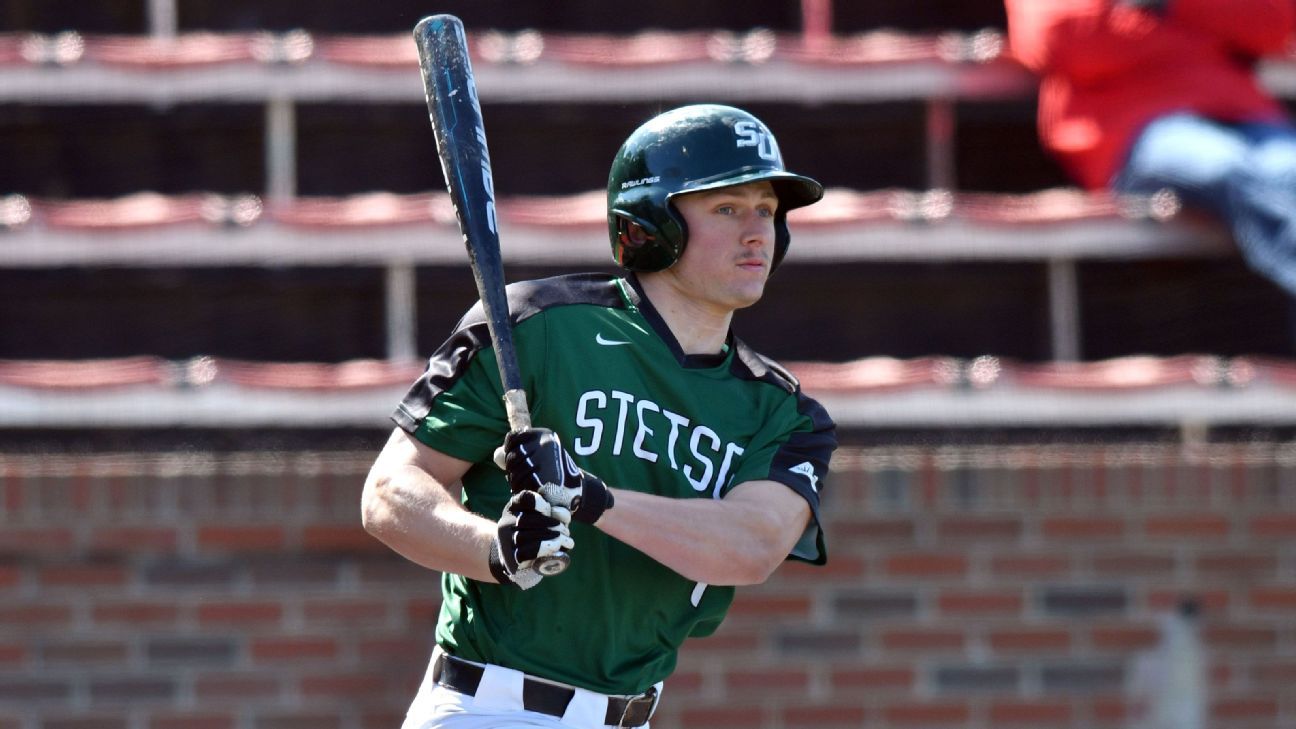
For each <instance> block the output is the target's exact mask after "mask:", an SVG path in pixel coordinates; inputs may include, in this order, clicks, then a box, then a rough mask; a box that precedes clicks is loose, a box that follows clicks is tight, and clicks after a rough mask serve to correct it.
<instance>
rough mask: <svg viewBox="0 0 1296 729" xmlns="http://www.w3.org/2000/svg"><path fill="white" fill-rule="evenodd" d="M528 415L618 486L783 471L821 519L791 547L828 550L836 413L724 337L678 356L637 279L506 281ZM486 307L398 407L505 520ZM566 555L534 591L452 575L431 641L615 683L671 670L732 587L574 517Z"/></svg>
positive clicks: (692, 487)
mask: <svg viewBox="0 0 1296 729" xmlns="http://www.w3.org/2000/svg"><path fill="white" fill-rule="evenodd" d="M508 298H509V308H510V316H511V318H512V321H513V332H514V335H513V336H514V341H515V345H516V348H517V351H518V360H519V364H520V367H521V372H522V378H523V382H524V385H525V388H526V391H527V394H528V398H529V402H530V407H531V414H532V419H533V421H534V423H535V424H536V426H537V427H546V428H550V429H552V430H554V431H555V432H557V433H558V434H559V436H560V437H561V438H562V442H563V445H564V446H565V447H566V448H567V450H568V451H569V452H571V454H572V455H573V457H574V458H575V460H576V462H577V463H578V464H579V465H580V466H581V467H582V468H584V469H585V470H587V471H589V472H591V473H594V474H596V475H598V476H599V477H601V478H602V479H603V480H604V481H605V482H606V483H607V484H608V485H609V486H613V487H616V488H622V489H631V490H635V491H642V492H645V493H650V494H656V495H659V496H665V497H669V498H675V499H720V498H724V496H725V494H727V493H728V492H729V490H730V489H732V488H733V487H734V486H735V485H737V484H741V483H744V482H747V481H755V480H766V479H769V480H774V481H777V482H780V483H783V484H786V485H787V487H788V488H790V489H792V490H793V491H795V492H796V493H798V494H800V495H801V496H802V497H804V498H805V500H806V501H807V502H808V503H809V505H810V510H811V513H812V515H813V518H812V520H811V522H810V524H809V526H808V527H807V529H806V532H805V534H804V535H803V536H802V538H801V540H800V541H799V543H798V544H797V546H796V548H795V549H794V550H793V552H792V554H791V555H790V556H791V557H792V558H795V559H800V560H804V561H808V562H812V563H816V564H822V563H823V562H824V561H825V560H826V553H825V551H824V542H823V535H822V532H821V530H820V528H819V492H820V489H822V488H823V479H824V477H825V476H826V474H827V470H828V461H829V458H830V457H831V455H832V452H833V450H834V449H835V448H836V436H835V431H834V425H833V422H832V420H831V419H830V418H829V417H828V414H827V413H826V412H825V411H824V409H823V408H822V407H821V406H820V405H819V404H818V403H816V402H815V401H814V400H812V399H811V398H808V397H806V396H805V395H803V394H802V393H801V390H800V387H799V385H798V383H797V382H796V380H795V378H793V377H792V376H791V375H790V374H788V373H787V372H786V371H785V370H783V369H782V368H780V367H778V366H777V365H776V364H774V363H773V362H771V361H769V360H767V359H765V358H763V357H761V356H760V355H758V354H756V353H755V352H753V351H752V350H751V349H749V348H748V347H746V346H745V345H744V344H743V343H742V342H741V341H739V340H738V339H737V338H735V337H733V336H732V335H730V337H729V339H728V345H727V349H726V351H725V352H724V353H723V354H721V355H718V356H712V357H698V356H686V355H684V354H683V352H682V350H681V348H680V346H679V344H678V343H677V342H676V340H675V338H674V336H673V335H672V334H671V333H670V330H669V329H668V328H667V326H666V324H665V322H664V321H663V320H662V319H661V317H660V315H658V314H657V312H656V311H655V310H654V309H653V308H652V306H651V303H650V302H649V301H648V300H647V298H646V297H645V296H644V295H643V293H642V291H641V290H640V289H639V288H638V287H637V282H636V281H635V280H634V279H633V278H630V279H620V278H613V277H611V276H607V275H602V274H582V275H573V276H561V277H557V278H552V279H545V280H540V281H531V282H526V283H521V284H514V285H511V286H509V287H508ZM502 395H503V393H502V389H501V387H500V381H499V374H498V370H497V368H496V361H495V356H494V352H493V351H492V349H491V346H490V335H489V332H488V331H487V327H486V323H485V318H484V316H483V314H482V310H481V305H480V304H478V305H477V306H476V307H475V308H474V309H472V310H471V311H469V313H468V314H467V315H466V316H465V317H464V319H463V320H462V321H461V322H460V323H459V325H458V326H457V327H456V330H455V332H454V333H453V334H452V335H451V337H450V338H449V339H448V340H447V341H446V342H445V344H443V345H442V346H441V348H440V349H438V350H437V352H436V353H435V354H434V355H433V356H432V358H431V359H430V361H429V364H428V368H427V370H426V371H425V372H424V374H423V376H422V377H421V378H420V379H419V380H418V382H416V383H415V384H414V386H413V388H411V390H410V392H409V394H408V395H407V396H406V397H405V399H404V400H403V401H402V402H401V404H400V406H399V407H398V408H397V410H396V412H395V414H394V415H393V419H394V420H395V421H396V423H397V424H398V425H399V426H400V427H402V428H403V429H405V430H406V431H408V432H410V433H412V434H413V435H414V436H415V437H416V438H418V439H419V440H420V441H421V442H423V443H425V444H427V445H428V446H430V447H432V448H434V449H436V450H438V451H441V452H443V453H446V454H448V455H451V456H454V457H456V458H460V459H463V460H465V461H469V462H471V463H473V464H475V465H474V466H472V468H470V469H469V471H468V472H467V474H466V475H465V476H464V478H463V496H462V499H463V503H464V505H465V506H466V508H468V509H469V510H471V511H473V512H475V513H477V514H481V515H482V516H484V517H486V518H488V519H491V520H495V519H498V518H499V515H500V513H501V511H502V510H503V508H504V505H505V503H506V502H507V501H508V498H509V495H510V494H509V487H508V483H507V481H506V479H505V477H504V474H503V472H502V471H500V470H499V469H498V468H497V467H496V466H495V465H494V463H493V462H492V458H491V456H492V453H493V452H494V450H495V448H497V447H498V446H499V445H500V444H501V443H502V442H503V438H504V434H505V433H506V432H507V431H508V423H507V419H506V416H505V412H504V406H503V402H502ZM571 534H572V538H573V539H574V540H575V542H576V546H575V548H574V549H573V550H572V552H571V557H572V561H571V566H570V568H569V569H568V570H567V571H566V572H564V573H563V574H562V575H559V576H556V577H551V578H546V579H545V580H543V581H542V582H541V583H540V584H539V585H538V586H536V587H534V588H532V589H530V590H525V591H523V590H519V589H517V588H516V587H513V586H502V585H497V584H493V583H485V582H478V581H475V580H470V579H467V578H465V577H462V576H460V575H455V574H445V575H443V577H442V592H443V602H442V606H441V614H440V619H439V622H438V625H437V633H436V638H437V641H438V642H439V643H440V644H441V645H442V646H443V647H444V648H445V649H446V650H447V651H449V652H450V653H453V654H455V655H458V656H461V657H463V658H467V659H470V660H476V661H482V662H489V663H495V664H498V665H503V666H508V667H510V668H514V669H517V670H520V671H524V672H527V673H531V674H534V675H538V676H542V677H545V678H549V679H552V680H555V681H562V682H564V683H568V684H572V685H576V686H580V687H583V688H587V689H590V690H593V691H597V692H600V693H607V694H633V693H639V692H642V691H644V690H646V689H647V688H648V687H649V686H651V685H652V684H654V683H656V682H658V681H661V680H663V679H664V678H665V677H666V676H667V675H669V674H670V673H671V671H672V670H673V669H674V667H675V661H676V654H677V651H678V649H679V646H680V644H681V643H682V642H683V641H684V640H685V638H687V637H689V636H704V635H709V634H710V633H712V632H713V631H715V629H716V628H717V627H718V626H719V625H720V623H721V621H722V620H723V619H724V615H725V613H726V612H727V610H728V608H729V605H730V603H731V602H732V600H733V588H732V587H719V586H707V585H703V584H699V583H696V582H693V581H690V580H687V579H685V578H684V577H682V576H681V575H680V574H678V573H676V572H675V571H673V570H671V569H669V568H667V567H665V566H664V565H662V564H661V563H659V562H657V561H656V560H654V559H652V558H650V557H648V556H647V555H645V554H643V553H642V552H640V551H638V550H636V549H634V548H632V547H630V546H628V545H626V544H625V543H623V542H620V541H618V540H616V539H613V538H611V537H609V536H607V535H606V534H604V533H603V532H601V531H599V530H598V529H597V528H595V527H591V526H588V525H586V524H580V523H575V522H573V523H572V525H571Z"/></svg>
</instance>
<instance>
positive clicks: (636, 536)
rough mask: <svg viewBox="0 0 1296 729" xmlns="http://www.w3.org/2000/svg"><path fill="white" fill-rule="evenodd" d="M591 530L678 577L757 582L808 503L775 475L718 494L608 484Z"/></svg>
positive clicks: (780, 557)
mask: <svg viewBox="0 0 1296 729" xmlns="http://www.w3.org/2000/svg"><path fill="white" fill-rule="evenodd" d="M613 494H614V496H615V498H616V508H614V509H610V510H608V511H607V512H606V513H605V514H604V515H603V518H602V519H599V521H598V528H600V529H602V530H603V531H605V532H607V533H608V534H609V535H611V536H613V537H616V538H617V539H620V540H621V541H623V542H625V543H626V544H629V545H631V546H633V547H635V548H636V549H638V550H639V551H641V552H643V553H645V554H647V555H648V556H650V557H652V558H653V559H655V560H657V561H658V562H661V563H662V564H664V565H666V566H667V567H670V568H671V569H673V570H675V571H676V572H678V573H680V574H681V575H683V576H684V577H686V578H688V579H690V580H694V581H696V582H705V583H707V584H710V585H754V584H760V583H761V582H764V581H765V580H766V579H767V578H768V577H769V576H770V574H771V573H772V572H774V570H775V568H777V567H778V566H779V565H780V564H782V563H783V561H784V560H785V559H787V556H788V554H789V553H790V552H791V551H792V547H793V546H794V545H795V544H796V542H797V539H799V538H800V536H801V534H802V532H804V531H805V528H806V524H807V523H808V522H809V519H810V507H809V505H808V504H807V503H806V501H805V499H804V498H802V497H801V496H799V495H798V494H797V493H796V492H794V491H792V490H791V489H789V488H788V487H787V486H785V485H783V484H781V483H778V482H776V481H748V482H746V483H743V484H739V485H738V486H735V487H734V488H733V490H732V491H730V492H729V494H728V495H727V496H726V497H725V498H723V499H719V500H713V499H669V498H665V497H662V496H653V495H651V494H644V493H639V492H636V491H630V490H625V489H613Z"/></svg>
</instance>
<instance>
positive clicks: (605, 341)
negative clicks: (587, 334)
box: [594, 332, 629, 347]
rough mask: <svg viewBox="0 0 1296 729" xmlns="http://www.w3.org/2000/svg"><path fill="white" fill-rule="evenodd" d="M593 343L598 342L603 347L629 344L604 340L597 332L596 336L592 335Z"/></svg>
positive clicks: (600, 333) (601, 334)
mask: <svg viewBox="0 0 1296 729" xmlns="http://www.w3.org/2000/svg"><path fill="white" fill-rule="evenodd" d="M594 341H596V342H598V343H599V344H601V345H603V346H604V347H615V346H617V345H618V344H629V342H622V341H619V340H616V339H604V338H603V333H602V332H599V333H598V334H595V335H594Z"/></svg>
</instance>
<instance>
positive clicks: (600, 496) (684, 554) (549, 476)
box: [497, 428, 810, 586]
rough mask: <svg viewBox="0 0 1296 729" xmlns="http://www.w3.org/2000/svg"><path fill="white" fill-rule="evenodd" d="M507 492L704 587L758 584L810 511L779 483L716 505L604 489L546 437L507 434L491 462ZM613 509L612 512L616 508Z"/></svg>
mask: <svg viewBox="0 0 1296 729" xmlns="http://www.w3.org/2000/svg"><path fill="white" fill-rule="evenodd" d="M497 460H498V461H499V464H498V465H501V466H503V467H504V468H505V470H506V471H507V472H508V478H509V483H510V486H511V487H512V488H513V490H515V491H518V490H522V489H534V490H535V491H537V492H538V493H540V494H542V495H543V496H544V498H546V499H547V500H548V501H549V502H550V503H552V504H557V505H559V506H562V507H563V508H566V509H569V510H570V511H571V515H572V519H573V520H575V521H580V522H585V523H587V524H593V525H595V526H596V527H598V528H599V529H602V530H603V531H604V532H606V533H607V534H608V535H610V536H613V537H615V538H617V539H619V540H621V541H623V542H625V543H626V544H629V545H630V546H632V547H634V548H636V549H638V550H639V551H641V552H643V553H645V554H647V555H648V556H650V557H652V558H653V559H655V560H657V561H658V562H661V563H662V564H664V565H666V566H667V567H669V568H671V569H672V570H674V571H675V572H677V573H679V574H680V575H682V576H684V577H686V578H688V579H690V580H693V581H695V582H705V583H707V584H709V585H733V586H736V585H750V584H758V583H761V582H764V581H765V579H766V578H768V577H769V575H770V573H772V572H773V571H774V569H775V568H776V567H778V566H779V564H781V563H782V562H783V560H784V559H785V558H786V557H787V555H788V554H789V553H790V552H791V551H792V547H793V546H794V545H795V544H796V542H797V540H798V539H799V538H800V536H801V534H802V532H803V531H804V530H805V528H806V525H807V524H808V523H809V519H810V506H809V504H807V503H806V501H805V499H804V498H803V497H802V496H800V495H799V494H797V493H796V492H795V491H793V490H792V489H790V488H788V487H787V486H785V485H784V484H781V483H778V482H777V481H770V480H758V481H747V482H744V483H741V484H738V485H737V486H735V487H733V489H731V490H730V491H729V493H728V494H727V495H726V496H725V498H724V499H721V500H713V499H706V498H689V499H679V498H668V497H664V496H658V495H655V494H647V493H643V492H639V491H633V490H630V489H613V488H609V487H608V485H607V484H605V483H604V482H603V480H602V479H601V478H599V477H598V476H597V475H595V474H592V473H590V472H588V471H585V470H583V469H582V468H580V467H579V466H577V465H576V462H575V459H573V458H572V456H571V454H570V453H569V452H568V451H567V450H566V449H565V448H564V447H563V445H562V441H561V439H560V438H559V437H558V436H557V435H556V434H555V433H554V432H553V431H551V430H548V429H545V428H532V429H530V430H526V431H523V432H521V433H510V434H509V435H508V436H507V437H506V438H505V440H504V447H503V448H501V449H500V453H499V454H498V455H497ZM614 507H615V508H614Z"/></svg>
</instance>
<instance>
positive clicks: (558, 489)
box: [495, 428, 613, 524]
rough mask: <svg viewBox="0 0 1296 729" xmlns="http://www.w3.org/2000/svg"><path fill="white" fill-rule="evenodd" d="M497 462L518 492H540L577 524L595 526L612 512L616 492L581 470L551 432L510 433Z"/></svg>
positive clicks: (556, 435) (532, 429)
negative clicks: (607, 512)
mask: <svg viewBox="0 0 1296 729" xmlns="http://www.w3.org/2000/svg"><path fill="white" fill-rule="evenodd" d="M495 462H496V464H498V465H500V466H501V467H502V468H503V469H504V470H505V471H507V472H508V480H509V487H510V488H512V489H513V490H514V491H522V490H530V491H537V492H539V493H540V495H541V496H543V497H544V498H545V500H546V501H548V502H549V503H551V504H553V505H554V506H559V507H563V508H565V509H568V510H570V511H571V515H572V519H575V520H576V521H579V522H584V523H586V524H593V523H595V522H597V521H598V520H599V517H601V516H603V512H605V511H607V510H608V509H611V508H612V502H613V498H612V492H611V491H609V490H608V487H607V485H606V484H604V483H603V479H601V478H599V477H598V476H595V475H594V474H592V473H590V472H588V471H584V470H582V469H581V468H580V467H579V466H577V465H576V461H574V460H572V457H571V454H570V453H568V452H567V449H565V448H563V445H562V440H561V439H560V438H559V437H558V434H557V433H555V432H553V431H552V430H549V429H548V428H529V429H527V430H523V431H521V432H518V433H509V434H508V435H507V436H505V437H504V447H503V448H501V449H500V450H499V451H496V454H495Z"/></svg>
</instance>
